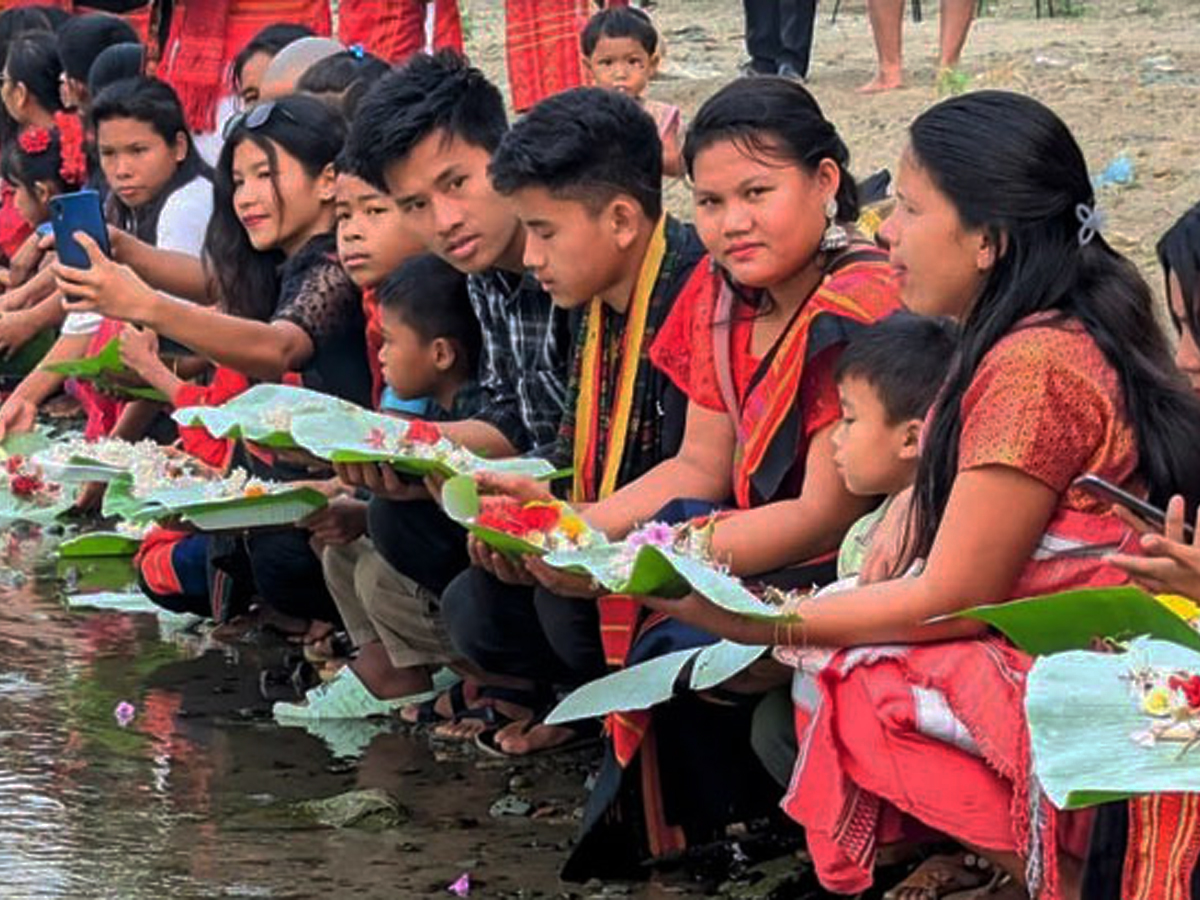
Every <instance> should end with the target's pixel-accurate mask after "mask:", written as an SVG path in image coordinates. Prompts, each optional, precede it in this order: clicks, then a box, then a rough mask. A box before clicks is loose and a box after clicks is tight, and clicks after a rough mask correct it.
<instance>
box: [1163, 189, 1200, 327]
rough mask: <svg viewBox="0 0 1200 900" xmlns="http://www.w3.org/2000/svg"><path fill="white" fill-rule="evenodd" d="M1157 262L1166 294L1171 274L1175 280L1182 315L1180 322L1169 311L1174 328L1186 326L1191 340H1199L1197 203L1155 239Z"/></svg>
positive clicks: (1199, 230) (1199, 226)
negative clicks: (1160, 267) (1156, 241)
mask: <svg viewBox="0 0 1200 900" xmlns="http://www.w3.org/2000/svg"><path fill="white" fill-rule="evenodd" d="M1155 249H1156V250H1157V252H1158V262H1159V264H1160V265H1161V266H1162V270H1163V280H1164V282H1165V284H1166V290H1167V296H1170V292H1171V276H1172V275H1174V276H1175V278H1176V279H1177V280H1178V281H1179V290H1180V293H1181V294H1182V295H1183V296H1182V299H1183V309H1184V312H1185V316H1184V318H1183V320H1182V321H1181V320H1180V319H1179V317H1178V316H1176V315H1175V310H1174V309H1172V310H1171V319H1172V321H1174V323H1175V327H1176V328H1178V329H1180V332H1181V333H1182V330H1183V328H1185V327H1186V328H1187V329H1188V331H1189V332H1190V333H1191V335H1192V338H1193V340H1196V341H1200V203H1197V204H1196V205H1195V206H1193V207H1192V208H1191V209H1189V210H1188V211H1187V212H1185V213H1184V214H1183V215H1182V216H1180V217H1179V221H1177V222H1176V223H1175V224H1174V225H1172V226H1171V227H1170V228H1168V229H1167V231H1166V233H1165V234H1163V236H1162V237H1161V238H1159V239H1158V246H1157V247H1156V248H1155Z"/></svg>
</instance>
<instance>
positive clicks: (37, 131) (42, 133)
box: [17, 126, 50, 156]
mask: <svg viewBox="0 0 1200 900" xmlns="http://www.w3.org/2000/svg"><path fill="white" fill-rule="evenodd" d="M17 144H18V145H19V146H20V148H21V149H22V150H23V151H24V152H26V153H29V154H31V155H34V156H36V155H37V154H39V153H45V152H46V150H47V149H48V148H49V147H50V132H49V131H47V130H46V129H45V128H38V127H37V126H34V127H32V128H26V129H25V130H24V131H22V132H21V134H20V136H19V137H18V138H17Z"/></svg>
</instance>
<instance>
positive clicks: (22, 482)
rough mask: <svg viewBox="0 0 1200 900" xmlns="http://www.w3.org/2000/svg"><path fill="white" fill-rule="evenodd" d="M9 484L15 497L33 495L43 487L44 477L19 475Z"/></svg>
mask: <svg viewBox="0 0 1200 900" xmlns="http://www.w3.org/2000/svg"><path fill="white" fill-rule="evenodd" d="M8 486H9V489H10V490H11V491H12V493H13V496H14V497H32V496H33V495H34V494H36V493H37V492H38V491H40V490H41V489H42V479H40V478H38V477H37V476H36V475H17V476H16V477H15V478H13V479H12V480H11V481H10V482H9V483H8Z"/></svg>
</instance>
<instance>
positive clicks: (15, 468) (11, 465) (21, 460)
mask: <svg viewBox="0 0 1200 900" xmlns="http://www.w3.org/2000/svg"><path fill="white" fill-rule="evenodd" d="M23 465H25V457H23V456H21V455H20V454H19V453H18V454H15V455H13V456H10V457H9V458H8V459H7V460H5V462H4V468H5V470H6V471H7V472H8V474H9V475H16V474H17V473H18V472H20V471H21V466H23Z"/></svg>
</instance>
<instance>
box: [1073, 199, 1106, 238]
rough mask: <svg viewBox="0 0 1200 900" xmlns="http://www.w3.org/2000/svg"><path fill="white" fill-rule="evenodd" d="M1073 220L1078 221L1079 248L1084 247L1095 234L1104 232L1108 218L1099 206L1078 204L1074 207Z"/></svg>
mask: <svg viewBox="0 0 1200 900" xmlns="http://www.w3.org/2000/svg"><path fill="white" fill-rule="evenodd" d="M1075 218H1077V219H1078V220H1079V246H1080V247H1086V246H1087V245H1088V244H1090V243H1091V242H1092V238H1094V237H1095V236H1096V235H1097V234H1099V233H1100V232H1101V231H1103V230H1104V226H1105V224H1106V223H1107V222H1108V216H1106V215H1105V214H1104V210H1102V209H1101V208H1100V207H1099V206H1088V205H1087V204H1086V203H1080V204H1079V205H1078V206H1076V207H1075Z"/></svg>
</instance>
